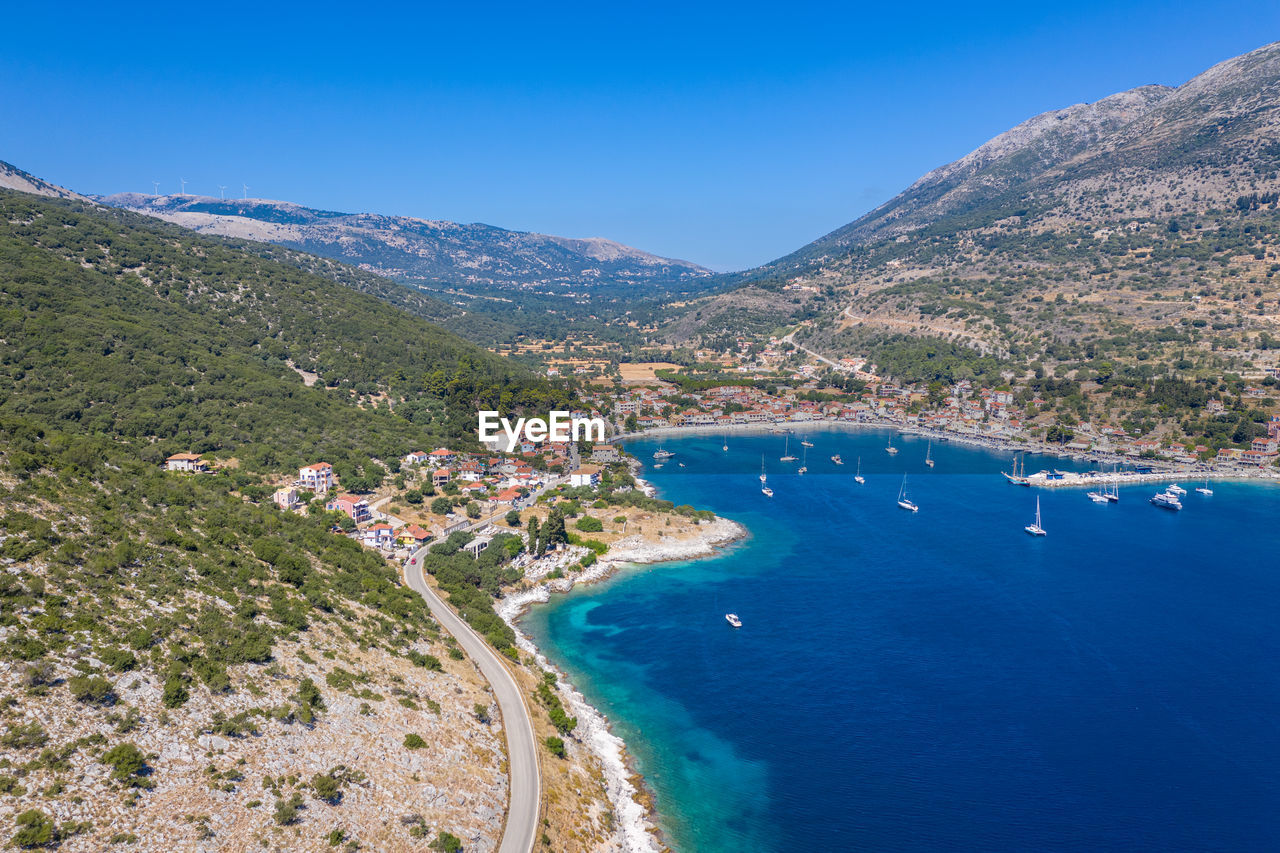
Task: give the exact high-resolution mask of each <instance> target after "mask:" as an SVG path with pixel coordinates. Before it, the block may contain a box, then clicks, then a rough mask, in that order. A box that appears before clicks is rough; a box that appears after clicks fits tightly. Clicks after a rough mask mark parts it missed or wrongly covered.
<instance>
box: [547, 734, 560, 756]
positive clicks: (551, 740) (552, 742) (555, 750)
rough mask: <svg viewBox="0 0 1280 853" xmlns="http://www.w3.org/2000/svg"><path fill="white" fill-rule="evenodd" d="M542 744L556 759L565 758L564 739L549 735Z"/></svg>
mask: <svg viewBox="0 0 1280 853" xmlns="http://www.w3.org/2000/svg"><path fill="white" fill-rule="evenodd" d="M542 743H543V744H544V745H545V746H546V747H547V751H548V752H550V753H551V754H552V755H554V756H555V757H556V758H564V741H563V740H562V739H560V738H558V737H556V736H555V735H548V736H547V738H546V739H545V740H544V741H543V742H542Z"/></svg>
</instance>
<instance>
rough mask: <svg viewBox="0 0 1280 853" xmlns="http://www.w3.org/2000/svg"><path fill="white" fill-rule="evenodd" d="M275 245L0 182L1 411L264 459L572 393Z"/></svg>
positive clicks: (543, 404)
mask: <svg viewBox="0 0 1280 853" xmlns="http://www.w3.org/2000/svg"><path fill="white" fill-rule="evenodd" d="M285 251H286V250H283V249H273V250H271V251H270V252H267V253H255V252H249V251H244V250H242V249H240V248H237V247H236V246H235V245H234V244H229V243H228V242H226V241H220V240H216V239H208V238H204V237H200V236H197V235H194V234H192V233H191V232H189V231H186V230H184V229H181V228H178V227H176V226H170V225H166V224H163V223H160V222H157V221H156V220H153V219H149V218H146V217H142V216H138V215H135V214H131V213H127V212H124V211H119V210H112V209H99V208H93V207H91V206H88V205H82V204H79V203H75V202H65V201H60V200H50V199H44V198H40V197H36V196H30V195H25V194H20V193H13V192H0V339H2V340H3V341H4V343H5V346H4V349H3V352H2V353H0V413H9V414H20V415H24V416H28V417H31V418H33V419H36V420H38V421H41V422H44V423H47V424H49V425H50V426H56V427H59V428H61V429H66V430H68V431H72V432H78V433H84V434H99V435H108V436H113V437H115V438H117V439H119V440H123V441H127V442H129V443H130V444H131V445H132V446H133V447H134V448H135V449H136V450H137V452H138V453H139V454H140V455H141V457H142V458H144V459H147V460H149V461H157V460H159V459H161V458H163V457H164V456H166V455H168V454H169V453H171V452H174V451H177V450H191V451H195V452H202V453H203V452H218V451H220V452H223V453H225V454H234V455H236V456H238V457H239V458H240V460H241V463H242V464H247V465H249V466H250V467H253V468H256V469H259V470H270V469H287V468H290V467H294V466H296V465H297V464H299V463H301V462H304V461H314V460H315V459H318V458H324V459H329V460H330V461H338V460H341V459H346V458H358V459H361V460H367V459H368V458H370V457H379V458H396V457H398V456H399V455H401V454H403V453H404V452H406V451H407V450H408V449H413V448H414V447H421V446H426V445H429V444H431V443H433V442H439V441H443V440H452V441H453V442H454V443H459V442H461V443H467V442H469V441H471V440H472V439H471V436H472V435H473V434H474V417H475V415H474V412H475V410H476V409H477V408H496V409H500V410H504V411H509V410H516V409H521V408H530V409H536V410H543V409H546V408H550V407H553V406H564V405H567V404H568V402H569V401H570V399H571V396H570V393H569V392H568V391H567V390H566V389H564V388H561V387H553V386H551V385H549V384H548V383H547V382H546V381H545V380H543V379H541V378H538V377H536V376H534V375H533V374H532V373H530V372H528V371H526V370H524V369H523V368H520V367H518V366H515V365H512V364H510V363H508V362H505V361H503V360H502V359H500V358H497V357H495V356H493V355H491V354H489V353H486V352H484V351H483V350H481V349H479V348H478V347H475V346H473V345H471V344H469V343H466V342H465V341H463V340H461V339H460V338H458V337H456V336H455V335H453V334H451V333H449V332H446V331H444V330H443V329H441V328H439V327H437V326H434V325H431V324H429V323H426V322H423V321H422V320H420V319H418V318H416V317H413V316H410V315H409V314H408V313H406V312H405V311H402V310H397V309H396V308H394V307H392V306H391V305H389V304H387V303H385V302H383V301H380V300H379V299H378V298H375V297H374V296H373V295H368V294H364V293H358V292H355V291H353V290H352V289H350V288H349V287H346V286H343V285H342V284H340V283H337V282H336V281H334V280H332V278H331V277H328V276H322V275H318V274H315V273H312V272H308V271H306V270H305V269H304V268H303V267H304V266H305V265H306V264H305V263H304V262H302V261H301V260H300V259H298V258H293V259H291V262H288V263H286V262H283V261H280V260H276V259H274V258H272V257H270V254H271V253H283V252H285ZM315 263H327V262H320V261H318V260H317V261H316V262H315ZM364 284H365V289H370V290H372V289H377V288H373V287H372V286H371V285H370V284H369V282H367V281H366V282H364ZM381 290H383V291H385V293H382V292H380V293H379V294H378V295H380V296H381V295H386V294H392V295H398V294H399V293H401V292H403V289H402V288H398V287H396V286H395V285H393V284H391V283H389V282H387V283H385V287H384V288H381ZM290 365H293V366H294V367H296V368H297V369H298V370H300V371H307V372H309V373H314V374H317V375H318V377H319V379H318V381H317V382H316V383H315V386H314V387H307V386H306V385H305V384H304V381H303V377H302V376H301V375H300V374H299V372H297V371H295V370H294V369H293V368H292V367H291V366H290ZM356 400H362V401H363V402H364V403H365V405H364V406H362V407H357V406H355V405H352V403H353V401H356Z"/></svg>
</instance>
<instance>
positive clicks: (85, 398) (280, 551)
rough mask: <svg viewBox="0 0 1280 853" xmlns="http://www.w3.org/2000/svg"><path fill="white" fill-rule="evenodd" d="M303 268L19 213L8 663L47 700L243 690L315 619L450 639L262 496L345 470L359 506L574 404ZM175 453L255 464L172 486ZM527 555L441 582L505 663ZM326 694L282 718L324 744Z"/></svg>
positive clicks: (8, 364)
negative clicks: (443, 458)
mask: <svg viewBox="0 0 1280 853" xmlns="http://www.w3.org/2000/svg"><path fill="white" fill-rule="evenodd" d="M287 251H288V250H284V249H269V250H265V249H263V248H262V247H256V246H247V247H238V246H237V245H236V244H234V243H231V242H229V241H222V240H217V239H207V238H204V237H200V236H198V235H194V234H192V233H190V232H188V231H185V230H183V229H180V228H177V227H174V226H169V225H166V224H163V223H159V222H157V221H155V220H151V219H147V218H145V217H140V216H136V215H134V214H130V213H126V212H123V211H119V210H109V209H97V208H94V207H92V206H89V205H84V204H81V203H77V202H65V201H59V200H49V199H44V198H40V197H36V196H29V195H23V194H18V193H11V192H0V341H3V344H4V346H3V349H2V350H0V557H3V558H4V559H5V561H6V563H7V565H8V571H7V572H5V573H4V574H3V575H0V604H2V607H0V626H3V627H4V628H5V641H4V643H3V645H0V656H2V657H4V658H5V659H8V660H10V661H13V662H14V663H15V665H17V666H18V667H19V668H20V671H21V672H22V673H23V675H22V678H23V683H24V685H25V688H26V690H27V694H28V695H30V696H33V697H37V698H38V697H40V696H42V695H45V694H46V693H47V692H48V691H50V690H70V691H71V693H72V695H73V696H74V697H75V698H76V699H77V700H78V701H80V702H82V703H84V705H85V707H86V709H87V710H86V713H88V712H89V710H92V711H93V712H95V713H97V712H101V713H111V712H110V708H111V707H112V705H113V703H114V702H115V697H113V696H112V695H111V690H110V682H109V681H108V680H107V679H106V678H104V677H103V676H105V675H108V674H110V672H111V671H116V672H119V671H126V670H132V669H139V670H143V669H149V670H151V671H154V672H156V673H157V674H159V675H160V676H161V678H162V680H163V682H164V703H165V704H166V705H168V706H170V707H178V706H180V705H182V704H184V703H185V702H187V701H189V700H190V699H191V698H192V697H193V696H195V695H196V694H197V692H198V691H199V690H207V691H210V692H212V693H221V692H224V691H227V690H231V689H233V685H234V679H233V678H232V676H233V675H234V669H232V668H234V667H237V666H240V665H246V664H266V663H268V662H269V661H270V660H271V658H272V649H273V648H274V647H275V645H276V644H277V642H278V641H279V640H280V639H281V638H291V637H296V636H297V635H299V634H300V633H301V632H306V631H308V630H309V629H310V628H311V626H313V625H314V624H316V623H317V622H328V623H331V624H332V625H334V626H335V627H336V628H337V629H339V630H341V631H342V632H343V633H344V634H346V635H347V636H348V638H349V639H350V640H351V641H352V642H353V643H358V644H360V645H362V646H365V647H369V646H379V647H383V648H386V649H387V650H389V651H391V652H394V653H397V654H401V655H404V656H405V657H407V658H409V659H411V660H413V661H414V662H415V663H418V662H419V661H423V662H424V663H422V664H420V665H427V664H429V663H430V659H431V658H430V656H424V655H422V654H421V653H419V652H416V651H414V650H412V649H411V645H412V644H414V643H418V642H420V641H423V640H433V639H437V638H438V631H437V628H436V626H435V624H434V622H433V621H432V620H431V619H430V617H429V615H428V613H427V611H426V609H425V605H424V604H423V602H422V601H421V599H420V598H419V597H418V596H417V595H416V594H414V593H412V592H411V591H409V590H408V589H406V588H404V587H402V586H401V585H400V584H399V583H398V581H397V578H396V573H395V571H394V570H393V569H392V568H391V567H389V566H388V565H387V564H386V562H385V561H384V560H383V559H382V557H380V556H378V555H376V554H374V553H372V552H369V551H366V550H365V549H363V548H362V547H360V546H359V545H358V544H356V543H355V542H354V541H352V540H350V539H347V538H345V537H341V536H335V535H333V534H332V533H331V532H330V528H331V525H332V524H333V523H334V521H335V518H334V517H333V516H334V514H330V513H324V512H313V513H311V514H308V515H298V514H294V513H282V512H279V511H277V510H276V509H275V508H274V507H273V506H271V505H270V504H269V503H266V502H264V498H265V496H266V495H268V494H269V493H270V492H269V486H267V485H266V484H267V483H269V482H270V480H269V479H267V478H266V477H265V476H264V475H279V474H284V473H289V472H291V471H292V470H294V469H296V467H297V465H298V464H300V463H303V462H312V461H317V460H320V459H324V460H327V461H330V462H332V463H334V465H335V468H337V469H338V470H339V471H343V472H352V473H351V475H350V476H349V477H348V475H347V474H346V473H344V475H343V476H344V479H350V480H351V481H352V482H351V483H345V485H347V486H348V487H349V488H350V487H358V486H353V485H352V483H355V481H356V480H358V479H360V476H363V477H364V479H366V480H367V479H369V477H370V472H383V473H385V471H384V469H382V468H380V467H379V466H377V465H375V464H373V463H372V462H371V460H373V459H381V460H385V461H387V462H388V463H389V464H391V465H394V464H396V463H395V460H397V459H398V458H399V457H400V456H401V455H403V454H404V453H405V452H407V451H408V450H411V449H422V448H426V447H429V446H431V445H432V444H433V443H436V442H438V441H446V440H447V441H450V442H451V443H453V444H454V445H455V446H458V445H459V444H466V443H469V442H473V441H474V438H473V437H472V436H473V435H474V432H473V431H474V417H475V414H474V412H475V409H476V408H477V407H479V406H484V407H486V408H499V409H520V408H522V407H527V408H529V409H537V410H544V409H546V408H549V407H568V406H570V405H572V400H573V397H572V393H571V391H570V390H569V389H568V388H565V387H559V386H553V385H551V384H549V383H548V382H546V381H545V380H544V379H541V378H539V377H537V376H534V375H533V374H531V373H529V372H527V371H525V370H524V369H522V368H519V367H516V366H512V365H510V364H508V363H506V362H504V361H503V360H502V359H499V358H497V357H495V356H493V355H491V354H489V353H486V352H484V351H482V350H480V349H478V348H477V347H475V346H473V345H471V344H469V343H467V342H465V341H463V340H461V339H460V338H458V337H456V336H455V335H453V334H451V333H449V332H447V331H444V330H443V329H440V328H439V327H436V326H433V325H431V324H429V323H427V322H425V321H424V320H422V319H420V318H418V317H414V316H411V315H410V314H409V313H406V311H405V310H401V308H397V307H394V306H392V305H390V304H388V303H387V302H384V301H381V300H380V299H379V298H376V296H375V295H371V294H377V295H382V294H381V293H378V291H379V290H380V289H381V288H383V286H384V285H385V287H386V288H392V289H394V291H395V292H396V293H399V292H400V291H401V290H402V289H401V288H399V287H398V286H396V285H393V284H391V283H383V284H380V283H379V282H378V281H377V280H372V281H370V280H363V281H362V282H355V283H357V284H361V287H360V288H359V289H360V290H365V291H368V292H357V290H356V289H352V287H348V286H346V285H345V284H342V283H339V282H338V281H337V280H335V279H341V277H342V276H343V275H347V274H348V273H346V272H344V269H338V268H335V269H327V270H322V269H319V268H318V267H315V265H316V264H327V263H329V262H325V261H320V260H318V259H316V260H308V259H307V258H305V257H302V256H291V257H279V256H278V255H279V254H280V253H285V252H287ZM309 267H314V268H313V269H309ZM356 278H358V276H357V277H356ZM353 281H354V279H353ZM427 307H429V306H427ZM291 365H292V366H291ZM294 366H296V367H297V368H298V370H302V371H307V372H309V373H314V374H317V376H318V379H317V380H316V382H315V383H314V386H308V385H307V384H306V383H305V382H304V379H303V376H302V375H300V373H299V372H298V370H295V369H294ZM177 450H193V451H196V452H201V453H210V454H213V455H214V456H215V457H217V456H221V457H231V456H234V457H236V458H237V459H238V460H239V465H238V466H228V467H221V468H219V469H217V470H216V471H215V473H212V474H209V475H205V476H199V477H186V476H182V475H175V474H169V473H166V472H164V471H162V470H161V468H160V466H159V464H158V463H159V462H160V461H161V460H163V458H164V457H165V456H167V455H168V454H170V453H172V452H174V451H177ZM355 472H363V473H362V474H361V475H357V474H356V473H355ZM380 476H381V475H380V474H379V475H378V476H377V478H376V479H380ZM363 485H364V486H365V487H372V486H376V485H377V483H376V482H374V483H368V482H366V483H363ZM509 540H511V541H509V542H507V543H506V544H505V546H504V547H498V548H492V549H490V551H488V552H485V554H483V555H482V557H481V559H480V560H475V559H474V558H472V557H470V556H469V555H467V554H465V553H458V552H457V548H456V547H455V548H454V549H453V550H452V551H451V552H449V553H446V554H437V555H435V556H434V557H433V562H432V569H433V570H438V572H437V574H438V576H439V577H440V580H441V585H442V586H443V587H444V588H445V589H446V590H447V591H448V592H449V593H450V595H451V597H453V598H454V600H455V603H456V604H458V606H459V608H460V609H462V610H463V611H464V614H466V615H467V616H468V618H469V619H470V620H471V621H472V622H473V624H480V625H481V627H482V630H484V631H485V633H486V634H488V635H489V637H490V639H491V640H492V641H493V642H494V643H495V644H496V645H499V646H504V645H509V644H510V639H511V637H510V630H509V629H507V628H506V626H505V625H503V624H502V623H501V622H500V620H497V618H496V616H494V614H493V611H492V598H491V596H492V595H493V594H495V593H496V592H497V586H496V583H497V581H498V580H501V579H508V580H509V579H510V578H509V572H508V570H507V569H505V567H504V564H505V563H506V561H507V560H509V558H510V556H511V554H512V553H514V552H516V551H518V550H519V544H520V543H519V539H518V538H516V537H509ZM500 544H501V543H500ZM86 650H88V651H89V652H90V654H91V658H92V660H91V661H89V662H86V660H85V659H84V658H81V657H80V656H81V655H83V653H84V652H85V651H86ZM72 659H78V662H77V663H76V664H75V667H76V669H77V671H78V674H76V675H75V676H74V677H71V678H68V677H67V676H66V675H65V673H66V667H67V664H68V661H70V660H72ZM94 661H96V663H95V662H94ZM304 694H305V695H304ZM318 697H319V694H318V693H317V692H316V691H315V688H314V685H313V686H312V688H311V689H310V690H307V691H301V690H300V691H299V695H298V698H297V700H296V701H295V702H294V703H293V704H292V705H291V706H290V707H287V708H274V709H262V713H263V714H270V715H272V716H276V717H277V718H281V717H282V716H283V717H287V718H288V719H295V720H297V721H299V722H303V723H307V722H309V721H310V719H311V718H312V717H313V716H314V715H315V714H317V713H319V712H321V710H322V709H323V700H322V699H320V698H318ZM251 726H252V720H251V719H250V720H247V721H246V720H242V721H240V722H239V723H236V722H234V721H229V722H228V723H227V726H226V727H227V729H228V730H227V731H226V732H224V733H227V734H236V733H237V732H238V731H240V730H241V729H243V728H244V727H251ZM34 760H37V761H38V760H40V759H34Z"/></svg>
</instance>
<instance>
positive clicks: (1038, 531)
mask: <svg viewBox="0 0 1280 853" xmlns="http://www.w3.org/2000/svg"><path fill="white" fill-rule="evenodd" d="M1022 529H1023V530H1025V531H1027V532H1028V533H1030V534H1031V535H1032V536H1045V535H1047V532H1046V531H1045V529H1044V528H1043V527H1041V526H1040V498H1039V497H1037V498H1036V520H1035V521H1033V522H1031V523H1030V524H1028V525H1027V526H1026V527H1024V528H1022Z"/></svg>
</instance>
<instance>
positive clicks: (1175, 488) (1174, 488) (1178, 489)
mask: <svg viewBox="0 0 1280 853" xmlns="http://www.w3.org/2000/svg"><path fill="white" fill-rule="evenodd" d="M1165 491H1166V492H1168V493H1169V494H1171V495H1177V496H1178V497H1182V496H1183V495H1185V494H1186V493H1187V490H1186V489H1184V488H1182V486H1179V485H1178V484H1177V483H1170V484H1169V485H1168V487H1166V488H1165Z"/></svg>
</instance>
